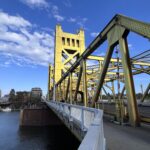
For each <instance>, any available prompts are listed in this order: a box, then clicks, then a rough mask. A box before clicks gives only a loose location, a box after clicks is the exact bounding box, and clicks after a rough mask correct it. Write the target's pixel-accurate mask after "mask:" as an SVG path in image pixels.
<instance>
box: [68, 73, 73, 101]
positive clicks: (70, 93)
mask: <svg viewBox="0 0 150 150" xmlns="http://www.w3.org/2000/svg"><path fill="white" fill-rule="evenodd" d="M69 79H70V86H69V87H70V90H69V100H70V103H71V104H72V100H73V99H72V84H73V83H72V72H71V73H70V75H69Z"/></svg>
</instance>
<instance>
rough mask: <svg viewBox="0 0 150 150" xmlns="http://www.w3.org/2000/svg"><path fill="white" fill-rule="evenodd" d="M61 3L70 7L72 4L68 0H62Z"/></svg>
mask: <svg viewBox="0 0 150 150" xmlns="http://www.w3.org/2000/svg"><path fill="white" fill-rule="evenodd" d="M63 4H64V5H65V6H66V7H71V6H72V4H71V2H70V0H64V1H63Z"/></svg>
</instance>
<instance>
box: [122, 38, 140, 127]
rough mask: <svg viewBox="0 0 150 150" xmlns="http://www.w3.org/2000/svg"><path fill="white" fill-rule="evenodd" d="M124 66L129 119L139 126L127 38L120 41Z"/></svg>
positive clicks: (133, 124) (132, 123)
mask: <svg viewBox="0 0 150 150" xmlns="http://www.w3.org/2000/svg"><path fill="white" fill-rule="evenodd" d="M119 45H120V51H121V57H122V65H123V70H124V77H125V87H126V93H127V98H128V108H129V119H130V123H131V125H132V126H137V125H139V123H140V120H139V115H138V107H137V101H136V97H135V89H134V82H133V77H132V70H131V62H130V56H129V50H128V44H127V39H126V37H124V38H123V37H121V38H120V39H119Z"/></svg>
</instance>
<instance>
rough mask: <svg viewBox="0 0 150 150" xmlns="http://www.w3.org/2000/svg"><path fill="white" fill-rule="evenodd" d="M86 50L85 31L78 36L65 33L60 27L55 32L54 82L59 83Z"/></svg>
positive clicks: (80, 31) (81, 31)
mask: <svg viewBox="0 0 150 150" xmlns="http://www.w3.org/2000/svg"><path fill="white" fill-rule="evenodd" d="M84 50H85V43H84V31H83V30H82V29H80V30H79V32H78V33H77V34H71V33H66V32H63V30H62V27H61V26H60V25H57V26H56V31H55V55H54V80H55V83H57V82H58V81H59V80H60V78H61V77H62V73H65V72H66V71H67V68H68V67H70V66H71V65H72V64H73V63H74V62H75V61H76V59H78V57H79V56H80V55H81V54H82V53H83V51H84Z"/></svg>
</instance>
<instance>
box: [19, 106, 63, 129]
mask: <svg viewBox="0 0 150 150" xmlns="http://www.w3.org/2000/svg"><path fill="white" fill-rule="evenodd" d="M56 125H62V122H61V121H60V119H58V117H57V116H56V115H55V114H54V113H53V111H52V110H50V109H42V108H39V109H36V108H34V109H22V110H21V111H20V127H26V126H56Z"/></svg>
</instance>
